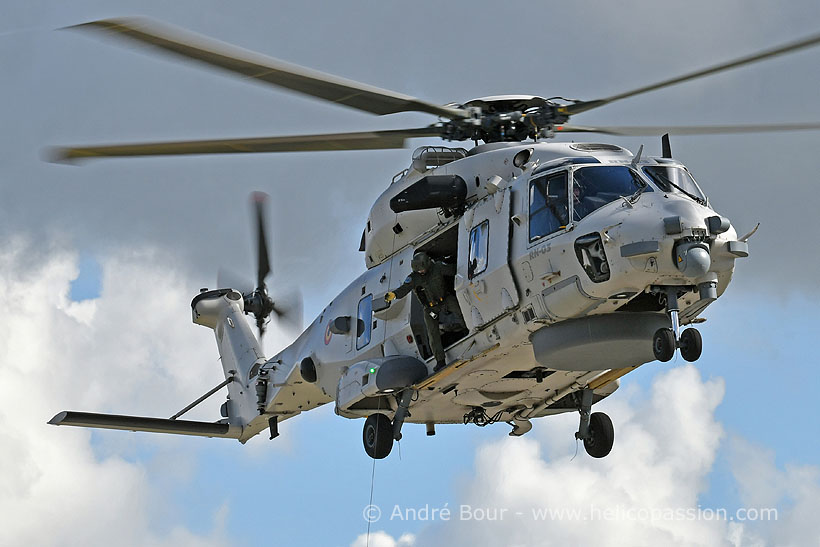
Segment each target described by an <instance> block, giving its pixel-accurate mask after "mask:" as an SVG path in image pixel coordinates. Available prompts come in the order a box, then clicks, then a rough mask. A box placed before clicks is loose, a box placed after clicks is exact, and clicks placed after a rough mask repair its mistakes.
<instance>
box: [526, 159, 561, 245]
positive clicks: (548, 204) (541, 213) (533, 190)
mask: <svg viewBox="0 0 820 547" xmlns="http://www.w3.org/2000/svg"><path fill="white" fill-rule="evenodd" d="M567 224H569V198H568V195H567V172H566V171H562V172H560V173H556V174H553V175H549V176H545V177H540V178H538V179H535V180H533V181H531V182H530V241H532V240H534V239H537V238H539V237H542V236H545V235H549V234H552V233H554V232H557V231H558V230H561V229H562V228H565V227H566V226H567Z"/></svg>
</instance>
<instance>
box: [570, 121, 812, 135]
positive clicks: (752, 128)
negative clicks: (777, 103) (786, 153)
mask: <svg viewBox="0 0 820 547" xmlns="http://www.w3.org/2000/svg"><path fill="white" fill-rule="evenodd" d="M815 129H820V123H818V122H811V123H777V124H757V125H644V126H641V125H620V126H606V127H590V126H585V125H557V126H555V132H556V133H602V134H604V135H624V136H635V137H643V136H650V135H663V134H664V133H669V134H670V135H719V134H728V133H769V132H774V131H811V130H815Z"/></svg>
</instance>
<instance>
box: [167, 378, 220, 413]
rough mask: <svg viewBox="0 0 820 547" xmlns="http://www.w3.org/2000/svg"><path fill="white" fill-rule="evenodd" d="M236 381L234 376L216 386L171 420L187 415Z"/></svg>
mask: <svg viewBox="0 0 820 547" xmlns="http://www.w3.org/2000/svg"><path fill="white" fill-rule="evenodd" d="M234 379H235V378H234V377H233V376H229V377H228V378H227V379H226V380H225V381H224V382H221V383H220V384H219V385H218V386H216V387H215V388H213V389H212V390H210V391H208V393H206V394H205V395H203V396H202V397H200V398H199V399H197V400H196V401H194V402H193V403H191V404H189V405H188V406H186V407H185V408H183V409H182V410H180V411H179V412H177V413H176V414H174V415H173V416H171V418H170V419H171V420H176V419H177V418H179V417H180V416H182V415H183V414H185V413H186V412H188V411H189V410H191V409H192V408H194V407H195V406H196V405H198V404H199V403H201V402H202V401H204V400H205V399H207V398H208V397H210V396H211V395H213V394H214V393H216V392H217V391H219V390H220V389H222V388H223V387H225V386H227V385H228V384H230V383H231V382H233V381H234Z"/></svg>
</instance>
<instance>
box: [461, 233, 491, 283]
mask: <svg viewBox="0 0 820 547" xmlns="http://www.w3.org/2000/svg"><path fill="white" fill-rule="evenodd" d="M489 231H490V221H489V220H485V221H484V222H482V223H481V224H479V225H478V226H476V227H475V228H473V229H472V230H471V231H470V254H469V262H468V265H467V276H468V277H469V278H470V279H472V278H473V277H475V276H477V275H478V274H480V273H483V272H484V270H486V269H487V256H488V254H489V243H490V237H489V235H490V234H489Z"/></svg>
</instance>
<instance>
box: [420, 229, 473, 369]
mask: <svg viewBox="0 0 820 547" xmlns="http://www.w3.org/2000/svg"><path fill="white" fill-rule="evenodd" d="M419 251H424V252H425V253H427V255H428V256H429V257H430V258H431V259H433V260H435V261H437V262H444V263H445V264H453V265H455V264H457V262H458V224H456V225H454V226H452V227H450V228H448V229H447V230H445V231H444V232H443V233H441V234H439V235H437V236H436V237H434V238H433V239H431V240H430V241H427V242H426V243H424V244H423V245H421V246H420V247H418V248H417V249H416V252H419ZM444 280H445V282H446V284H447V287H449V289H450V290H451V291H452V294H453V295H454V296H455V276H445V277H444ZM459 308H461V306H460V305H459ZM424 313H426V312H425V310H424V308H423V307H422V304H421V302H420V301H419V299H418V297H416V296H415V295H414V296H413V298H412V299H411V301H410V328H411V330H412V332H413V338H414V339H415V340H416V345H417V346H418V348H419V353H420V354H421V356H422V357H423V358H424V359H425V360H427V359H429V358H431V357H432V356H433V352H432V350H431V349H430V343H429V341H428V338H427V329H426V327H425V326H424V315H423V314H424ZM461 314H462V317H454V316H453V314H449V313H443V314H442V315H441V317H440V318H439V329H440V332H441V343H442V345H443V346H444V349H445V350H446V349H448V348H449V347H450V346H452V345H453V344H455V343H457V342H458V341H460V340H462V339H463V338H464V337H465V336H467V335H468V334H469V332H470V331H469V330H468V329H467V328H466V327H465V324H464V319H463V315H464V310H463V309H461Z"/></svg>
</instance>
